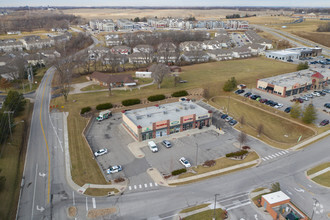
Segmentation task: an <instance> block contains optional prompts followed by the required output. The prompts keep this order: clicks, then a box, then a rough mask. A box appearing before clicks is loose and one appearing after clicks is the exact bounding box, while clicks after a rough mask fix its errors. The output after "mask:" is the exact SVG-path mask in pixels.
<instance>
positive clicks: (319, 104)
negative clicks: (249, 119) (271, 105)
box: [240, 86, 330, 125]
mask: <svg viewBox="0 0 330 220" xmlns="http://www.w3.org/2000/svg"><path fill="white" fill-rule="evenodd" d="M326 89H330V86H327V88H326ZM246 92H251V93H252V94H256V95H260V96H261V98H262V99H267V100H272V101H274V102H277V103H281V104H283V107H281V108H279V109H278V110H281V111H284V110H285V109H286V108H287V107H290V106H292V105H293V104H294V102H291V100H292V99H294V98H299V97H301V96H304V95H306V94H311V93H312V92H313V90H310V91H308V92H303V93H300V94H297V95H294V96H289V97H285V98H283V97H279V96H276V95H273V94H271V93H266V92H263V91H260V90H257V89H245V91H244V93H242V94H240V95H241V96H243V95H244V94H245V93H246ZM256 102H257V101H256ZM329 102H330V93H326V95H325V96H313V98H308V101H304V102H303V103H301V104H300V105H301V108H302V109H304V108H305V107H306V106H308V105H309V104H313V105H314V107H315V108H316V110H317V120H316V121H315V124H316V125H319V124H320V122H321V121H322V120H324V119H328V120H330V114H329V113H326V112H324V109H325V107H324V104H325V103H329Z"/></svg>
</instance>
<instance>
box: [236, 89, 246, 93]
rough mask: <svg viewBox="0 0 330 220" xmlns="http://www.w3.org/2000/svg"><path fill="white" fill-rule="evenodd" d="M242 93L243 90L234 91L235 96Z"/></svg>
mask: <svg viewBox="0 0 330 220" xmlns="http://www.w3.org/2000/svg"><path fill="white" fill-rule="evenodd" d="M243 92H245V91H244V89H239V90H236V91H235V93H236V94H242V93H243Z"/></svg>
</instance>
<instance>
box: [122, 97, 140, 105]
mask: <svg viewBox="0 0 330 220" xmlns="http://www.w3.org/2000/svg"><path fill="white" fill-rule="evenodd" d="M140 103H141V100H140V99H126V100H124V101H122V102H121V104H123V106H130V105H136V104H140Z"/></svg>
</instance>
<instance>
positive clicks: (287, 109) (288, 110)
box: [284, 107, 292, 113]
mask: <svg viewBox="0 0 330 220" xmlns="http://www.w3.org/2000/svg"><path fill="white" fill-rule="evenodd" d="M291 109H292V107H287V108H286V109H285V110H284V112H286V113H289V112H290V111H291Z"/></svg>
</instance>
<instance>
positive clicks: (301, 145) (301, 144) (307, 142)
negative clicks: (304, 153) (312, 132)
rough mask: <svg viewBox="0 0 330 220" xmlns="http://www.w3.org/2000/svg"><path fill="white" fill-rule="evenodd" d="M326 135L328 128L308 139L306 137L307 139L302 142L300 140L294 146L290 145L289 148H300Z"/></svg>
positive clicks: (329, 133)
mask: <svg viewBox="0 0 330 220" xmlns="http://www.w3.org/2000/svg"><path fill="white" fill-rule="evenodd" d="M328 135H330V130H328V131H326V132H323V133H321V134H319V135H316V136H314V137H312V138H310V139H307V140H305V141H303V142H300V143H299V144H297V145H296V146H294V147H291V148H290V149H291V150H298V149H299V148H301V147H303V146H305V145H308V144H311V143H312V142H314V141H317V140H318V139H320V138H323V137H326V136H328Z"/></svg>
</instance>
